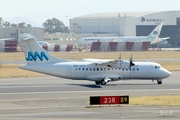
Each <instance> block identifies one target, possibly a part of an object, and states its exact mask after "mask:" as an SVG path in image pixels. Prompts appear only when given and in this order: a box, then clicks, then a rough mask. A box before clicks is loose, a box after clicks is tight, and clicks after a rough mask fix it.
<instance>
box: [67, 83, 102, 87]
mask: <svg viewBox="0 0 180 120" xmlns="http://www.w3.org/2000/svg"><path fill="white" fill-rule="evenodd" d="M68 85H75V86H82V87H89V88H102V87H101V86H100V85H95V84H68Z"/></svg>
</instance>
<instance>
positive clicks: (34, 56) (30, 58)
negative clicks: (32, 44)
mask: <svg viewBox="0 0 180 120" xmlns="http://www.w3.org/2000/svg"><path fill="white" fill-rule="evenodd" d="M38 58H39V59H40V60H41V61H43V60H44V58H45V59H46V60H47V61H48V60H49V58H48V57H47V55H46V54H45V53H44V52H43V51H42V52H41V53H40V54H39V53H38V52H37V51H36V52H34V54H33V53H32V52H31V51H29V52H28V57H27V58H26V60H27V61H33V60H34V61H36V60H37V59H38Z"/></svg>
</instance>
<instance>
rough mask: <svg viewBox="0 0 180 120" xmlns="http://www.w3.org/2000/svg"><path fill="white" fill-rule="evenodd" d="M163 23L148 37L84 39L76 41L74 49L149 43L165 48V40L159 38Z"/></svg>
mask: <svg viewBox="0 0 180 120" xmlns="http://www.w3.org/2000/svg"><path fill="white" fill-rule="evenodd" d="M162 26H163V23H160V24H158V25H157V26H156V28H155V29H154V30H153V31H152V32H151V33H150V34H149V35H148V36H125V37H85V38H81V39H79V40H78V41H76V48H79V47H84V46H86V47H88V48H90V47H91V46H92V43H93V42H151V45H158V44H159V46H166V45H167V44H168V42H167V39H169V38H170V37H166V38H159V35H160V32H161V29H162Z"/></svg>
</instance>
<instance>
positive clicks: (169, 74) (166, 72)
mask: <svg viewBox="0 0 180 120" xmlns="http://www.w3.org/2000/svg"><path fill="white" fill-rule="evenodd" d="M164 72H165V73H164V76H165V78H167V77H170V76H171V75H172V73H171V72H169V71H168V70H164Z"/></svg>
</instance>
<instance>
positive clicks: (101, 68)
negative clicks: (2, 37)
mask: <svg viewBox="0 0 180 120" xmlns="http://www.w3.org/2000/svg"><path fill="white" fill-rule="evenodd" d="M20 38H21V40H20V42H21V44H22V47H23V52H24V55H25V59H26V60H27V65H22V66H19V68H21V69H25V70H30V71H34V72H39V73H44V74H48V75H52V76H57V77H62V78H67V79H75V80H90V81H94V82H95V83H96V84H97V85H99V84H101V85H106V83H108V82H112V81H117V80H127V79H142V80H157V83H158V84H162V79H164V78H167V77H169V76H171V73H170V72H169V71H168V70H166V69H164V68H163V67H162V66H161V65H160V64H158V63H154V62H133V61H132V58H131V59H130V60H129V61H127V60H122V59H117V60H102V59H83V60H84V61H81V62H78V61H72V60H66V59H62V58H57V57H54V56H53V55H51V54H50V53H48V52H47V51H46V50H44V49H43V48H42V47H41V46H39V44H38V42H37V40H36V38H35V37H34V36H33V35H31V34H22V35H21V37H20Z"/></svg>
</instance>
